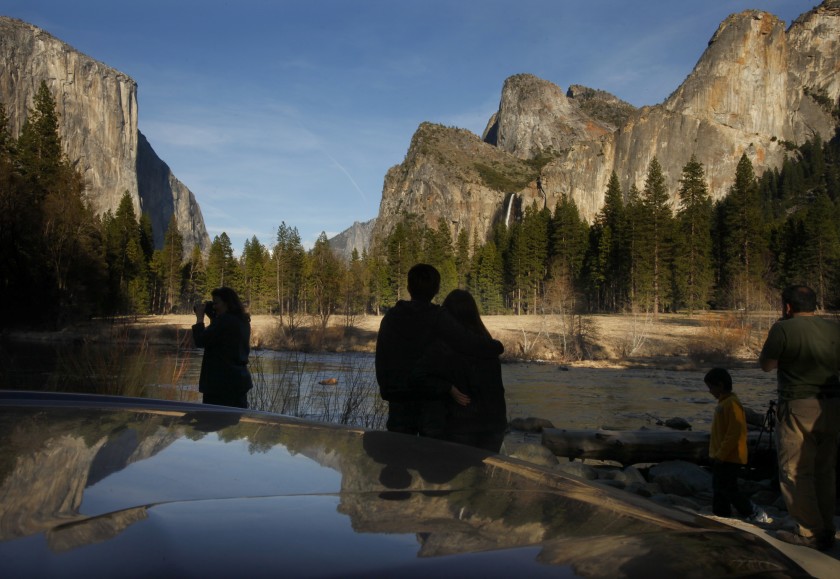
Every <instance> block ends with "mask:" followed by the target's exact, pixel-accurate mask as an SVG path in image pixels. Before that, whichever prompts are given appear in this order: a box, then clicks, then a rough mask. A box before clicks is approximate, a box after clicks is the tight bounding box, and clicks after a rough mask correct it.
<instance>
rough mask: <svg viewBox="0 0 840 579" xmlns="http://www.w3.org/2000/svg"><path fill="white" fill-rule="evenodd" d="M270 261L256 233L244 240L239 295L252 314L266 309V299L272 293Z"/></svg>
mask: <svg viewBox="0 0 840 579" xmlns="http://www.w3.org/2000/svg"><path fill="white" fill-rule="evenodd" d="M270 261H271V259H270V257H269V253H268V250H267V249H266V248H265V246H264V245H263V244H262V243H260V240H259V239H257V236H256V235H254V236H252V237H251V239H246V240H245V247H244V248H243V250H242V258H241V259H240V270H241V271H242V286H243V291H242V295H241V296H240V297H241V298H242V299H243V300H244V301H245V302H246V303H247V304H248V310H249V311H250V312H251V313H252V314H256V313H262V312H265V311H267V308H268V306H267V300H268V299H270V296H271V293H272V292H271V289H270V288H269V273H268V271H269V269H270V265H269V264H270Z"/></svg>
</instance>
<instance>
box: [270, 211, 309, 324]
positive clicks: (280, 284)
mask: <svg viewBox="0 0 840 579" xmlns="http://www.w3.org/2000/svg"><path fill="white" fill-rule="evenodd" d="M272 258H273V261H274V281H275V285H274V289H275V295H276V298H277V308H278V314H279V315H280V316H281V318H283V317H285V319H286V323H287V325H288V326H289V327H293V326H295V325H296V323H295V316H296V315H297V314H299V313H301V312H300V309H299V308H300V306H301V303H302V301H303V289H304V269H305V263H304V262H305V259H306V252H305V251H304V249H303V244H301V241H300V234H299V233H298V230H297V228H296V227H290V226H288V225H286V223H285V222H282V223H281V224H280V227H278V228H277V243H276V244H275V245H274V251H273V255H272Z"/></svg>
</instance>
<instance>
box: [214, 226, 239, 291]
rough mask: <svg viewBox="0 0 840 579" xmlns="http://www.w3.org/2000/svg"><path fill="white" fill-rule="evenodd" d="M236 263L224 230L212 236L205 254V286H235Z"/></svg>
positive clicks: (228, 238)
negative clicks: (206, 254) (207, 251)
mask: <svg viewBox="0 0 840 579" xmlns="http://www.w3.org/2000/svg"><path fill="white" fill-rule="evenodd" d="M237 268H238V264H237V262H236V258H235V257H234V256H233V247H232V246H231V243H230V237H228V235H227V233H225V232H224V231H223V232H222V234H221V235H217V236H216V237H214V238H213V242H212V243H211V244H210V252H209V254H208V256H207V287H208V289H209V290H213V289H214V288H217V287H225V286H227V287H235V284H236V270H237Z"/></svg>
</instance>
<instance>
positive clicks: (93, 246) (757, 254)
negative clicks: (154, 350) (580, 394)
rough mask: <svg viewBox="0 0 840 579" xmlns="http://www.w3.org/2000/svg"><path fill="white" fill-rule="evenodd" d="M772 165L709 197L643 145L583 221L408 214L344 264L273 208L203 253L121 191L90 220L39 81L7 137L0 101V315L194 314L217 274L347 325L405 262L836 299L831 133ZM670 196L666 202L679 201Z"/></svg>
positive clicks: (616, 305) (837, 199)
mask: <svg viewBox="0 0 840 579" xmlns="http://www.w3.org/2000/svg"><path fill="white" fill-rule="evenodd" d="M788 148H789V155H788V157H787V159H786V161H785V162H784V164H783V166H782V167H780V168H779V169H774V170H772V171H767V172H765V173H764V174H761V175H756V174H755V172H754V170H753V165H752V163H751V162H750V160H749V158H747V156H742V157H741V158H740V161H739V162H738V166H737V170H736V172H735V174H734V175H732V180H731V185H730V187H729V189H728V194H727V195H726V196H725V197H724V198H722V199H719V200H713V199H712V198H711V196H710V194H709V191H708V186H707V183H706V179H705V174H704V167H703V165H702V164H701V163H698V162H697V161H696V160H695V159H694V158H693V157H690V153H689V157H690V158H687V159H686V163H685V165H684V167H683V169H682V173H681V175H679V178H678V180H676V181H675V182H671V181H669V180H668V179H667V178H666V176H665V175H663V173H662V169H661V167H660V165H659V163H658V161H657V160H656V159H655V158H654V159H653V160H652V161H651V162H650V164H649V166H648V170H647V175H646V178H645V182H644V186H643V187H642V188H641V189H639V188H637V187H635V186H634V187H630V188H629V189H623V188H622V187H621V185H620V183H619V180H618V177H617V176H616V175H615V174H613V175H612V177H611V179H610V182H609V184H608V186H607V190H606V191H605V202H604V205H603V207H602V208H601V210H600V212H599V213H598V214H597V216H596V217H595V219H594V220H593V222H592V223H588V222H587V221H586V220H584V219H582V218H581V216H580V214H579V212H578V208H577V206H576V205H575V203H574V201H573V200H571V199H566V198H564V199H562V200H561V201H560V202H559V203H558V204H557V205H556V206H555V207H553V208H548V207H537V206H531V207H526V208H524V210H523V212H522V215H521V218H520V219H518V220H516V221H514V222H512V223H511V224H510V226H509V227H506V226H505V225H504V224H503V223H499V224H497V225H496V226H495V227H494V228H493V229H492V231H491V232H490V234H489V235H488V236H487V238H486V239H485V238H484V236H483V235H482V236H481V238H479V236H478V235H477V234H476V232H469V231H461V232H460V233H459V234H458V235H457V237H456V238H454V239H453V237H452V235H451V233H450V229H449V226H448V224H446V223H445V222H443V221H441V222H440V223H438V224H437V226H436V227H433V228H430V227H428V226H426V225H425V224H424V221H423V220H422V219H421V218H420V217H419V216H417V215H404V217H403V219H402V221H401V222H400V223H399V224H398V225H397V226H396V227H395V228H394V229H393V231H392V232H391V233H390V234H389V235H388V236H387V237H386V238H385V239H381V240H376V241H375V242H374V243H373V245H372V247H371V249H370V250H368V251H366V252H365V253H363V254H362V255H359V254H358V253H354V254H353V256H352V258H351V259H350V260H349V261H346V260H344V259H342V258H339V257H337V256H336V255H335V254H334V252H333V251H332V249H331V248H330V245H329V241H328V239H327V237H326V234H324V233H322V234H321V235H320V237H319V238H318V240H317V241H316V242H315V243H314V246H313V247H312V248H311V249H305V248H304V247H303V245H302V243H301V239H300V236H299V234H298V231H297V229H296V228H295V227H294V226H293V225H290V224H286V223H285V222H284V221H282V216H278V218H279V219H278V221H279V225H278V227H277V232H276V236H275V238H274V239H270V240H259V239H257V238H256V237H252V238H251V239H250V240H248V241H246V243H245V245H244V247H243V248H241V252H240V254H239V256H238V257H237V256H236V255H235V252H234V248H233V247H231V242H230V239H229V238H228V236H227V235H226V234H225V233H222V234H221V235H219V236H217V237H215V238H214V239H213V241H212V244H211V247H210V250H209V253H208V254H207V255H202V253H201V252H200V251H199V250H198V249H197V248H196V249H195V250H193V251H192V252H191V253H190V254H188V255H187V254H185V251H184V249H183V240H182V238H181V236H180V234H179V233H178V228H177V224H176V223H175V221H174V217H173V220H172V221H171V222H170V224H169V227H168V230H167V232H166V236H165V241H164V244H163V247H162V248H155V247H154V244H153V241H152V239H153V237H152V231H151V222H150V220H149V219H148V217H147V216H146V215H143V214H141V215H138V214H137V213H136V212H135V208H134V205H133V203H132V200H131V198H130V196H129V195H128V193H127V192H126V193H125V194H124V195H123V197H122V201H121V203H120V205H119V208H118V209H117V210H116V212H110V211H109V212H107V213H105V214H104V215H96V213H95V212H94V210H93V209H92V206H91V204H90V203H89V200H88V199H87V197H86V193H85V187H84V180H83V178H82V175H80V174H79V173H78V172H77V170H76V169H75V168H74V167H73V165H72V164H71V163H70V162H69V161H68V160H67V159H66V157H64V155H63V154H62V144H61V139H60V137H59V118H58V116H57V114H56V106H55V101H54V98H53V96H52V95H51V94H50V91H49V89H48V88H47V86H46V84H44V83H42V85H41V87H40V89H39V91H38V94H37V97H36V99H35V102H34V104H33V108H32V109H31V110H30V111H29V115H28V118H27V120H26V122H25V124H24V126H23V128H22V130H21V132H20V135H19V136H17V137H16V138H15V137H14V136H13V135H11V134H10V128H9V120H8V117H7V115H6V112H5V108H4V107H3V105H2V103H0V284H2V295H3V300H0V303H2V310H3V311H2V320H3V322H2V325H3V326H7V327H8V326H17V327H21V326H23V327H60V326H62V325H64V324H67V323H71V322H73V321H77V320H82V319H88V318H90V317H109V316H125V315H137V314H150V313H152V314H158V313H189V312H191V311H192V307H193V304H194V303H195V302H196V301H199V300H204V299H208V297H209V293H210V290H211V289H213V288H215V287H219V286H230V287H232V288H234V289H235V290H236V291H237V292H238V293H239V295H240V296H241V297H242V298H243V300H244V301H245V302H246V303H247V305H248V307H249V310H250V312H251V313H252V314H273V315H275V316H278V317H280V318H281V319H283V320H287V321H288V322H289V323H294V320H295V319H301V318H302V317H303V316H308V317H310V318H311V319H315V320H318V321H319V323H321V324H323V325H326V324H327V322H328V320H329V319H330V318H331V317H333V316H338V317H341V318H342V319H343V320H344V323H346V324H347V325H352V323H353V320H354V319H355V318H356V317H357V316H360V315H362V314H365V313H374V314H376V313H382V311H383V310H384V309H386V308H388V307H389V306H391V305H393V304H394V302H395V301H396V300H397V299H406V298H407V297H408V294H407V290H406V287H405V283H406V273H407V271H408V269H409V268H410V267H411V266H412V265H414V264H415V263H418V262H426V263H430V264H432V265H434V266H436V267H437V269H438V270H439V271H440V272H441V276H442V284H441V294H440V295H441V296H445V295H446V294H447V293H448V292H449V291H450V290H452V289H454V288H456V287H460V288H466V289H468V290H470V291H471V292H472V293H473V294H474V295H475V297H476V299H477V301H478V302H479V304H480V307H481V310H482V313H483V314H485V315H486V314H502V313H504V314H542V313H554V312H559V311H563V312H577V313H585V312H628V311H633V312H650V313H656V312H667V311H683V312H689V313H692V312H696V311H701V310H708V309H738V310H767V309H776V308H777V307H778V304H777V301H778V298H777V296H778V292H779V289H780V288H781V287H784V286H785V285H788V284H791V283H803V284H806V285H809V286H811V287H813V288H814V289H815V290H816V292H817V296H818V299H819V304H818V305H819V307H820V308H821V309H823V310H831V309H836V308H838V306H840V132H838V133H837V134H835V135H829V136H826V138H825V139H824V138H823V136H820V135H815V136H814V137H813V138H812V139H811V140H809V141H808V142H806V143H801V144H799V145H798V146H794V145H792V144H791V145H790V146H789V147H788ZM672 199H673V200H674V201H672Z"/></svg>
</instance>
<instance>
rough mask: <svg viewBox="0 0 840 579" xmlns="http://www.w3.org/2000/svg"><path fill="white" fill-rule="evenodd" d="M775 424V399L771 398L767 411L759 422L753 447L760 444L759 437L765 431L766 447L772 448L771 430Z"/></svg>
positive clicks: (756, 447)
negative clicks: (756, 438)
mask: <svg viewBox="0 0 840 579" xmlns="http://www.w3.org/2000/svg"><path fill="white" fill-rule="evenodd" d="M775 426H776V401H775V400H771V401H770V405H769V406H768V407H767V412H766V413H765V414H764V422H762V423H761V429H760V430H759V431H758V440H757V441H756V443H755V449H756V450H758V448H759V447H760V446H761V437H762V436H763V435H764V433H765V432H766V433H767V438H768V441H767V448H768V450H769V449H772V448H773V430H774V428H775Z"/></svg>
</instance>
